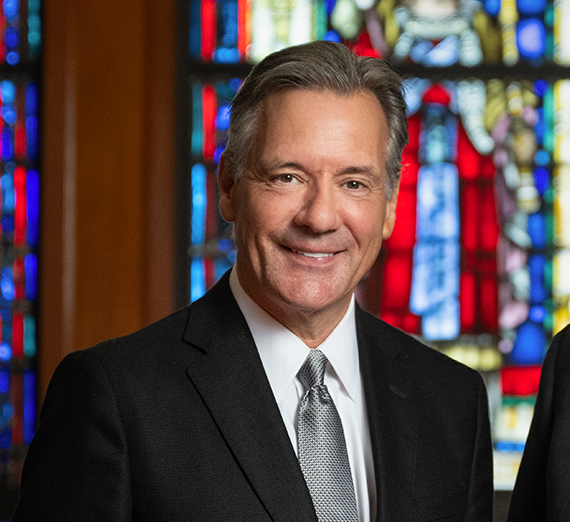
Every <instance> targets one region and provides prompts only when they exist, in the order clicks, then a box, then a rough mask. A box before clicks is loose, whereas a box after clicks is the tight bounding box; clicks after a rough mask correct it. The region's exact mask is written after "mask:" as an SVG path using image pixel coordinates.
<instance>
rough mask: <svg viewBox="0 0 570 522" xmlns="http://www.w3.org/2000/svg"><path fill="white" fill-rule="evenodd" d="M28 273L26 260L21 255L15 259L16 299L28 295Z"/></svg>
mask: <svg viewBox="0 0 570 522" xmlns="http://www.w3.org/2000/svg"><path fill="white" fill-rule="evenodd" d="M25 281H26V273H25V270H24V260H23V259H22V258H21V257H17V258H16V259H14V288H15V292H16V296H15V297H16V299H25V296H26V283H25Z"/></svg>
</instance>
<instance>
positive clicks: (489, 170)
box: [481, 156, 497, 179]
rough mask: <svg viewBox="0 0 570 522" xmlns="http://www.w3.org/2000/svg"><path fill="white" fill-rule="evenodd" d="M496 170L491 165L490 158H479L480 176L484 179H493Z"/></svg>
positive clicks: (492, 164) (493, 165)
mask: <svg viewBox="0 0 570 522" xmlns="http://www.w3.org/2000/svg"><path fill="white" fill-rule="evenodd" d="M496 173H497V169H496V167H495V164H494V163H493V158H492V157H491V156H483V157H482V158H481V175H482V176H483V177H484V178H489V179H493V178H494V177H495V174H496Z"/></svg>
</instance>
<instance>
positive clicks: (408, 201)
mask: <svg viewBox="0 0 570 522" xmlns="http://www.w3.org/2000/svg"><path fill="white" fill-rule="evenodd" d="M416 210H417V209H416V191H415V189H413V188H412V189H408V188H404V187H402V188H401V189H400V193H399V194H398V206H397V210H396V224H395V226H394V231H393V232H392V235H391V236H390V237H389V238H388V239H387V240H386V247H387V248H394V249H404V248H405V249H410V251H411V250H412V249H413V248H414V243H415V241H416ZM410 257H411V252H410Z"/></svg>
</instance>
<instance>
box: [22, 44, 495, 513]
mask: <svg viewBox="0 0 570 522" xmlns="http://www.w3.org/2000/svg"><path fill="white" fill-rule="evenodd" d="M406 141H407V122H406V117H405V103H404V99H403V96H402V92H401V81H400V79H399V77H398V76H397V75H396V74H395V73H393V72H392V71H391V69H390V68H389V67H388V66H387V65H386V64H385V63H384V62H382V61H380V60H375V59H371V58H356V57H355V56H354V55H353V54H352V53H351V52H350V51H349V50H348V49H347V48H346V47H344V46H342V45H339V44H333V43H329V42H317V43H312V44H307V45H303V46H299V47H294V48H289V49H285V50H283V51H280V52H278V53H276V54H274V55H271V56H269V57H268V58H266V59H265V60H264V61H263V62H261V63H260V64H259V65H258V66H257V67H255V68H254V70H253V71H252V73H251V74H250V76H249V77H248V79H247V80H246V81H245V83H244V85H243V86H242V88H241V90H240V92H239V93H238V95H237V96H236V98H235V100H234V102H233V105H232V120H231V128H230V135H229V141H228V146H227V148H226V151H225V153H224V155H223V158H222V160H221V162H220V168H219V184H220V194H221V198H220V209H221V212H222V215H223V217H224V218H225V219H226V220H228V221H230V222H233V223H234V224H235V238H236V243H237V251H238V254H237V262H236V266H235V267H234V269H233V270H232V271H231V273H228V274H226V276H224V277H223V278H222V280H221V281H220V282H219V283H218V284H217V285H216V286H215V287H214V288H213V289H212V290H211V291H209V292H208V293H207V294H206V296H204V297H203V298H202V299H200V300H198V301H197V302H195V303H194V304H192V305H191V306H190V307H189V309H184V310H181V311H179V312H176V313H175V314H173V315H171V316H169V317H167V318H166V319H163V320H162V321H159V322H158V323H156V324H154V325H151V326H149V327H147V328H145V329H143V330H141V331H140V332H137V333H135V334H133V335H130V336H128V337H126V338H123V339H118V340H112V341H108V342H106V343H103V344H101V345H99V346H97V347H94V348H92V349H90V350H86V351H83V352H76V353H74V354H72V355H70V356H68V357H67V358H66V359H65V360H64V361H63V362H62V364H61V365H60V367H59V368H58V370H57V371H56V373H55V375H54V378H53V380H52V383H51V385H50V389H49V392H48V394H47V397H46V401H45V405H44V408H43V412H42V416H41V419H40V424H39V428H38V431H37V435H36V438H35V439H34V441H33V443H32V445H31V447H30V450H29V454H28V458H27V462H26V465H25V469H24V472H23V477H22V496H21V501H20V504H19V507H18V508H17V510H16V516H15V517H14V519H13V520H14V522H20V521H31V520H46V519H47V520H51V519H53V520H58V521H62V520H74V521H75V520H112V521H127V520H136V521H146V520H148V521H153V522H156V521H160V520H164V521H169V522H171V521H177V520H196V521H208V522H212V521H224V522H228V521H232V520H235V521H248V522H252V521H270V520H273V521H283V522H293V521H295V522H299V521H316V520H317V519H318V520H319V521H320V522H329V521H338V522H349V521H356V520H358V521H362V522H364V521H366V522H368V521H370V520H371V521H374V520H378V521H383V522H396V521H404V520H406V521H429V520H450V521H451V520H456V521H459V520H462V521H473V522H481V521H490V520H491V519H492V513H491V511H492V494H493V492H492V465H491V444H490V436H489V424H488V417H487V399H486V394H485V389H484V386H483V383H482V380H481V378H480V377H479V376H478V374H476V373H475V372H474V371H472V370H470V369H468V368H466V367H464V366H462V365H460V364H458V363H456V362H454V361H452V360H450V359H448V358H446V357H444V356H443V355H441V354H439V353H438V352H436V351H434V350H431V349H429V348H426V347H424V346H423V345H421V344H420V343H419V342H417V341H415V340H413V339H411V338H410V337H408V336H407V335H405V334H403V333H402V332H400V331H398V330H396V329H394V328H392V327H390V326H388V325H387V324H385V323H383V322H381V321H380V320H378V319H376V318H374V317H372V316H370V315H368V314H366V313H365V312H363V311H362V310H361V309H360V308H359V307H358V305H356V303H355V302H354V297H353V292H354V288H355V286H356V284H357V283H358V281H359V280H360V279H361V278H362V277H363V276H364V274H365V273H366V272H367V271H368V270H369V268H370V267H371V265H372V263H373V262H374V260H375V259H376V256H377V255H378V251H379V249H380V246H381V243H382V239H383V238H386V237H388V236H389V235H390V233H391V232H392V229H393V227H394V220H395V206H396V198H397V193H398V179H399V172H400V160H401V154H402V149H403V147H404V146H405V144H406ZM331 397H332V398H331Z"/></svg>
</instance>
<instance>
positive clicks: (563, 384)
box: [508, 326, 570, 522]
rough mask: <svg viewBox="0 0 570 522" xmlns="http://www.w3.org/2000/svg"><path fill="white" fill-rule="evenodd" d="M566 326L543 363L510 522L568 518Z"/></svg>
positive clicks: (569, 362)
mask: <svg viewBox="0 0 570 522" xmlns="http://www.w3.org/2000/svg"><path fill="white" fill-rule="evenodd" d="M569 391H570V326H566V327H565V328H564V329H563V330H562V331H560V332H559V333H558V334H557V335H556V336H555V337H554V339H553V341H552V344H551V345H550V348H549V349H548V352H547V354H546V358H545V359H544V365H543V367H542V374H541V376H540V388H539V391H538V396H537V399H536V407H535V410H534V417H533V419H532V424H531V427H530V432H529V434H528V439H527V441H526V446H525V449H524V454H523V458H522V462H521V467H520V469H519V473H518V476H517V481H516V484H515V489H514V491H513V497H512V501H511V507H510V510H509V518H508V520H509V521H510V522H527V521H528V522H546V521H549V522H555V521H563V520H568V519H569V518H570V473H569V469H570V393H569Z"/></svg>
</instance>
